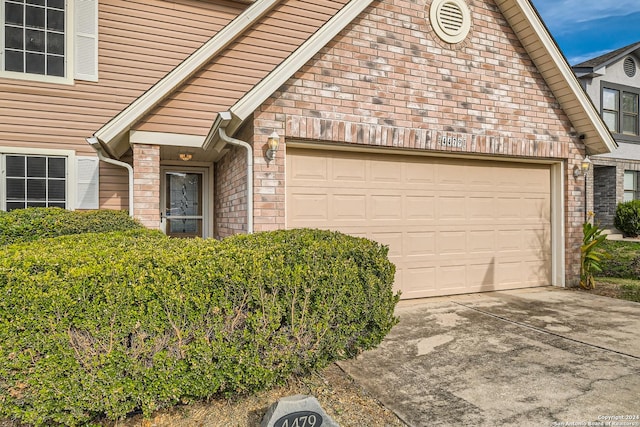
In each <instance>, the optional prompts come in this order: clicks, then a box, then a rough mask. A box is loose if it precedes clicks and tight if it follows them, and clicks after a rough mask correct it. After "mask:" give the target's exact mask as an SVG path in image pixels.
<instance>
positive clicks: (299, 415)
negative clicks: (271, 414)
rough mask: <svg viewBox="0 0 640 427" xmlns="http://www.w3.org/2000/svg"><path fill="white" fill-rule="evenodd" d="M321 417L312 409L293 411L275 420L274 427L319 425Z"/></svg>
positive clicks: (314, 426)
mask: <svg viewBox="0 0 640 427" xmlns="http://www.w3.org/2000/svg"><path fill="white" fill-rule="evenodd" d="M322 422H323V419H322V416H321V415H320V414H317V413H315V412H312V411H300V412H293V413H291V414H288V415H285V416H284V417H282V418H280V419H279V420H278V421H276V422H275V424H274V427H320V426H321V425H322Z"/></svg>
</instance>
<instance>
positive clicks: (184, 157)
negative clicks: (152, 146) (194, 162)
mask: <svg viewBox="0 0 640 427" xmlns="http://www.w3.org/2000/svg"><path fill="white" fill-rule="evenodd" d="M178 156H180V160H182V161H185V162H188V161H189V160H191V159H192V158H193V154H191V153H180V154H178Z"/></svg>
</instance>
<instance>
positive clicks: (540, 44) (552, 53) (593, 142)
mask: <svg viewBox="0 0 640 427" xmlns="http://www.w3.org/2000/svg"><path fill="white" fill-rule="evenodd" d="M495 2H496V4H497V5H498V7H499V8H500V10H501V11H502V14H503V15H504V17H505V18H506V19H507V21H508V22H509V24H510V25H511V28H513V30H514V32H515V33H516V35H517V36H518V39H519V40H520V42H521V43H522V46H523V47H524V48H525V50H526V51H527V53H528V54H529V57H530V58H531V60H532V61H533V63H534V64H535V65H536V68H537V69H538V71H539V72H540V74H541V75H542V77H543V78H544V80H545V81H546V83H547V85H548V86H549V88H550V89H551V91H552V92H553V94H554V96H555V97H556V99H557V100H558V103H559V104H560V106H561V107H562V110H563V111H564V113H565V114H566V115H567V117H568V118H569V120H570V121H571V123H572V125H573V127H574V128H575V130H576V131H577V133H578V134H580V135H582V136H583V138H584V139H583V141H584V143H585V145H586V147H587V152H588V154H602V153H608V152H610V151H612V150H614V149H615V148H616V147H617V144H616V142H615V140H614V139H613V137H612V136H611V133H610V132H609V129H608V128H607V126H606V125H605V124H604V122H603V121H602V118H601V117H600V115H599V114H598V112H597V111H596V109H595V107H594V106H593V104H592V103H591V100H590V99H589V97H588V95H587V94H586V93H585V91H584V89H583V88H582V86H581V85H580V83H579V82H578V79H577V78H576V76H575V75H574V74H573V71H572V70H571V67H570V66H569V63H568V62H567V60H566V58H565V57H564V55H563V54H562V52H561V51H560V48H559V47H558V45H557V44H556V42H555V40H554V39H553V37H551V34H550V33H549V31H548V29H547V27H546V26H545V25H544V23H543V21H542V18H541V17H540V15H539V14H538V12H537V11H536V9H535V8H534V7H533V5H532V4H531V2H530V0H495Z"/></svg>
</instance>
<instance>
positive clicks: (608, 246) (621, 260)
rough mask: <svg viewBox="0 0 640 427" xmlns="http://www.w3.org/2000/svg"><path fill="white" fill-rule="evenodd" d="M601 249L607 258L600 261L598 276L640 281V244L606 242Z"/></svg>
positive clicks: (617, 241) (620, 241)
mask: <svg viewBox="0 0 640 427" xmlns="http://www.w3.org/2000/svg"><path fill="white" fill-rule="evenodd" d="M602 247H603V249H604V250H605V251H606V252H607V253H608V254H609V256H608V257H606V258H605V259H603V260H602V263H601V267H602V272H601V273H600V274H599V275H600V276H603V277H617V278H622V279H638V280H640V242H635V241H634V242H629V241H625V240H606V241H605V242H604V244H603V246H602Z"/></svg>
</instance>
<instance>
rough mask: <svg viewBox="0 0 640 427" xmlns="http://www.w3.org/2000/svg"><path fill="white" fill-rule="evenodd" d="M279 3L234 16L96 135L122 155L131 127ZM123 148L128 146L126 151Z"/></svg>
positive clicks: (270, 1)
mask: <svg viewBox="0 0 640 427" xmlns="http://www.w3.org/2000/svg"><path fill="white" fill-rule="evenodd" d="M278 2H279V0H256V1H255V3H253V4H252V5H251V6H249V7H248V8H247V9H246V10H245V11H244V12H242V13H241V14H240V15H238V16H237V17H236V18H234V19H233V20H232V21H231V22H230V23H229V24H228V25H227V26H225V27H224V28H223V29H222V30H220V31H219V32H218V33H216V35H215V36H213V37H212V38H211V39H209V40H208V41H207V42H206V43H205V44H204V45H202V47H200V48H199V49H198V50H196V51H195V52H194V53H193V54H191V56H189V57H188V58H187V59H186V60H184V61H183V62H182V63H180V64H179V65H178V66H177V67H176V68H174V69H173V70H172V71H171V72H170V73H169V74H167V75H166V76H165V77H163V78H162V79H161V80H159V81H158V82H157V83H156V84H155V85H154V86H153V87H152V88H151V89H149V90H148V91H147V92H145V93H144V94H143V95H142V96H140V97H139V98H138V99H136V100H135V101H134V102H132V103H131V104H129V106H128V107H126V108H125V109H124V110H122V111H121V112H120V113H119V114H118V115H117V116H115V117H114V118H113V119H111V120H110V121H109V122H108V123H106V124H105V125H104V126H102V127H101V128H100V129H99V130H98V131H96V132H95V133H94V136H95V137H96V138H98V139H99V140H100V141H102V142H103V143H105V144H106V145H107V146H109V148H110V151H112V152H115V153H116V154H122V153H123V152H124V151H126V148H128V144H126V145H127V147H126V148H125V147H120V146H121V145H122V144H121V141H122V140H123V139H125V136H126V134H127V132H128V131H129V129H130V128H131V126H133V125H134V124H135V123H136V122H138V121H139V120H140V119H141V118H142V117H144V116H145V115H146V114H147V113H149V112H150V111H151V110H152V109H153V108H154V107H155V106H157V105H158V104H159V103H160V102H161V101H162V100H163V99H164V98H165V97H166V96H167V95H169V94H170V93H172V92H173V91H174V90H175V89H176V88H178V87H179V86H180V85H181V84H183V83H184V82H185V81H186V80H187V79H188V78H189V77H191V76H193V75H194V74H195V73H196V72H197V71H198V70H199V69H200V68H201V67H202V66H203V65H204V64H205V63H207V62H208V61H210V60H211V58H213V57H214V56H216V55H217V54H219V53H220V52H221V51H222V50H224V49H225V48H226V47H227V46H229V44H230V43H232V42H233V41H234V40H235V39H236V38H237V37H238V36H240V35H241V34H242V33H243V32H245V31H246V30H247V29H248V28H250V27H251V26H252V25H253V24H255V23H256V22H257V21H258V20H259V19H261V18H262V17H263V16H264V15H265V14H266V13H267V12H268V11H269V10H271V8H273V7H274V6H275V5H276V4H277V3H278ZM114 146H115V147H114ZM123 148H125V149H124V150H123Z"/></svg>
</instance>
